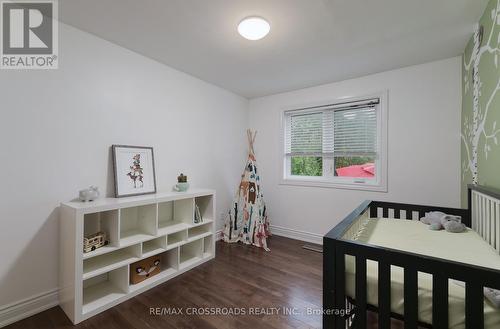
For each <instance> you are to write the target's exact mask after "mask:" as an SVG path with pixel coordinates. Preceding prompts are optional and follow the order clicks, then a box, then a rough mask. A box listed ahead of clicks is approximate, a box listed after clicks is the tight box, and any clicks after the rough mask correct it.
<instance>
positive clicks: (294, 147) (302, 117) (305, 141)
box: [286, 112, 323, 156]
mask: <svg viewBox="0 0 500 329" xmlns="http://www.w3.org/2000/svg"><path fill="white" fill-rule="evenodd" d="M287 121H288V122H289V129H287V130H288V134H287V135H288V136H287V143H286V153H287V154H288V155H291V156H294V155H301V156H321V155H322V153H323V113H321V112H319V113H306V114H292V115H290V117H289V118H288V120H287Z"/></svg>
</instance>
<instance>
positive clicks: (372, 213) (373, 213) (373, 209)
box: [370, 206, 378, 218]
mask: <svg viewBox="0 0 500 329" xmlns="http://www.w3.org/2000/svg"><path fill="white" fill-rule="evenodd" d="M377 217H378V207H375V206H370V218H377Z"/></svg>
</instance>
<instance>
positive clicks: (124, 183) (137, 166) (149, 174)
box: [111, 145, 156, 198]
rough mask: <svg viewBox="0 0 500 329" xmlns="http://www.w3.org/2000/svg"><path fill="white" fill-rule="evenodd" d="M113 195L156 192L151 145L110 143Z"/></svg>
mask: <svg viewBox="0 0 500 329" xmlns="http://www.w3.org/2000/svg"><path fill="white" fill-rule="evenodd" d="M111 148H112V153H113V171H114V176H115V197H116V198H122V197H127V196H136V195H144V194H153V193H156V174H155V162H154V152H153V148H152V147H148V146H131V145H112V146H111Z"/></svg>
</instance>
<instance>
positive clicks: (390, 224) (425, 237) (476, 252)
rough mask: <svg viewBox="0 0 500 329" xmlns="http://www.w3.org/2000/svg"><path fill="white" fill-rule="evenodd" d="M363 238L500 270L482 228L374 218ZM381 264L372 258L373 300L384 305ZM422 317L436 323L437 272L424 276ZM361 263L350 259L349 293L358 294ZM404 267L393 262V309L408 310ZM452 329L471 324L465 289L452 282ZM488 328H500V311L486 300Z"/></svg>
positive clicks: (369, 288) (499, 259)
mask: <svg viewBox="0 0 500 329" xmlns="http://www.w3.org/2000/svg"><path fill="white" fill-rule="evenodd" d="M357 240H358V241H361V242H365V243H369V244H372V245H377V246H383V247H388V248H393V249H398V250H402V251H408V252H413V253H417V254H422V255H429V256H434V257H439V258H444V259H448V260H453V261H457V262H462V263H467V264H474V265H479V266H484V267H489V268H494V269H499V270H500V256H499V255H498V254H497V252H496V251H495V249H493V248H492V247H491V246H490V245H489V244H488V243H487V242H486V241H484V240H483V239H482V238H481V237H480V236H479V235H478V234H477V233H476V232H474V231H472V230H470V229H468V230H467V231H466V232H463V233H448V232H446V231H431V230H429V229H428V226H427V225H425V224H423V223H421V222H419V221H415V220H400V219H378V220H369V221H368V223H367V225H366V226H365V228H364V229H363V231H362V232H361V234H360V235H359V237H358V238H357ZM377 277H378V267H377V263H376V262H374V261H368V262H367V302H368V303H369V304H371V305H375V306H377V305H378V290H377V289H378V287H377ZM418 286H419V291H418V304H419V305H418V319H419V321H422V322H425V323H432V276H431V275H430V274H426V273H420V272H419V274H418ZM354 287H355V261H354V258H353V257H352V256H347V257H346V294H347V295H348V296H350V297H352V298H354V297H355V288H354ZM403 296H404V273H403V269H402V268H400V267H397V266H391V310H392V311H393V312H396V313H399V314H404V298H403ZM449 325H450V328H465V288H464V287H463V286H460V285H457V284H456V283H454V282H453V281H452V280H449ZM484 325H485V328H500V310H499V309H496V308H494V307H493V306H492V305H491V304H490V302H489V301H487V300H486V299H485V303H484Z"/></svg>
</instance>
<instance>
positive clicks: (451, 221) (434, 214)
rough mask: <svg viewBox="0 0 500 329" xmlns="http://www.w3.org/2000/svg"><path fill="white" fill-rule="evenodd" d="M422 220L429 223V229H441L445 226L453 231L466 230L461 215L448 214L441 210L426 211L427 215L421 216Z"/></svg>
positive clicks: (449, 230) (448, 230) (447, 229)
mask: <svg viewBox="0 0 500 329" xmlns="http://www.w3.org/2000/svg"><path fill="white" fill-rule="evenodd" d="M420 221H421V222H422V223H424V224H427V225H429V229H430V230H434V231H439V230H442V229H443V228H444V229H445V230H446V231H447V232H451V233H460V232H463V231H465V225H464V224H462V218H461V217H460V216H454V215H447V214H445V213H444V212H441V211H430V212H426V213H425V216H424V217H422V218H420Z"/></svg>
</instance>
